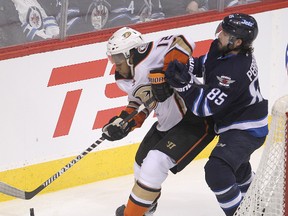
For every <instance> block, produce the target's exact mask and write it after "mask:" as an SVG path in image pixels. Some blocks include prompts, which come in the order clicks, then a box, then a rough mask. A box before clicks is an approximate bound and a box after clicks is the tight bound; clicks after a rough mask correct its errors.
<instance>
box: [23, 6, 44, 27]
mask: <svg viewBox="0 0 288 216" xmlns="http://www.w3.org/2000/svg"><path fill="white" fill-rule="evenodd" d="M26 19H27V23H28V24H29V25H30V26H31V27H33V28H35V29H42V27H43V18H42V15H41V12H40V10H39V8H37V7H34V6H33V7H30V8H29V9H28V12H27V18H26Z"/></svg>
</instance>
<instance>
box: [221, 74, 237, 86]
mask: <svg viewBox="0 0 288 216" xmlns="http://www.w3.org/2000/svg"><path fill="white" fill-rule="evenodd" d="M217 79H218V80H219V85H220V86H224V87H226V88H229V87H230V84H232V83H234V82H235V80H232V79H231V78H230V77H227V76H220V77H219V76H217Z"/></svg>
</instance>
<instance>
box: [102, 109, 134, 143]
mask: <svg viewBox="0 0 288 216" xmlns="http://www.w3.org/2000/svg"><path fill="white" fill-rule="evenodd" d="M128 115H129V114H128V113H127V112H126V111H122V112H121V114H120V115H119V116H114V117H113V118H111V119H110V121H109V123H108V124H106V125H104V127H103V128H102V132H103V133H102V137H104V138H105V139H107V140H109V141H115V140H120V139H122V138H124V137H126V136H127V135H128V133H129V132H130V131H131V130H132V128H133V127H134V126H136V122H135V120H134V119H132V120H130V121H128V122H125V121H123V119H124V118H126V117H127V116H128Z"/></svg>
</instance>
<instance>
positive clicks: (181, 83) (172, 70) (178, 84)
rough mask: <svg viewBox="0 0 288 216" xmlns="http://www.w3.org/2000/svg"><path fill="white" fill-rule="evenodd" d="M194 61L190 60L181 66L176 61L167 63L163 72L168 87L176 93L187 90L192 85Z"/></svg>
mask: <svg viewBox="0 0 288 216" xmlns="http://www.w3.org/2000/svg"><path fill="white" fill-rule="evenodd" d="M193 70H194V59H193V58H190V59H189V61H188V63H187V64H182V63H180V62H179V61H178V60H174V61H172V62H170V63H169V65H168V68H167V70H166V71H165V79H166V81H167V82H168V83H169V85H170V86H172V87H174V88H175V89H176V90H177V91H180V92H182V91H186V90H188V89H189V88H190V87H191V86H192V83H193V74H192V72H193Z"/></svg>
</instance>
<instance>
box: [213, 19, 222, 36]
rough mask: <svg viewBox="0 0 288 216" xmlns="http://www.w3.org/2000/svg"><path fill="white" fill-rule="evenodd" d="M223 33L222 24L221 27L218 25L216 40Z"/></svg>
mask: <svg viewBox="0 0 288 216" xmlns="http://www.w3.org/2000/svg"><path fill="white" fill-rule="evenodd" d="M221 31H223V28H222V22H221V23H219V25H218V26H217V28H216V31H215V37H216V38H218V35H219V34H220V33H221Z"/></svg>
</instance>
